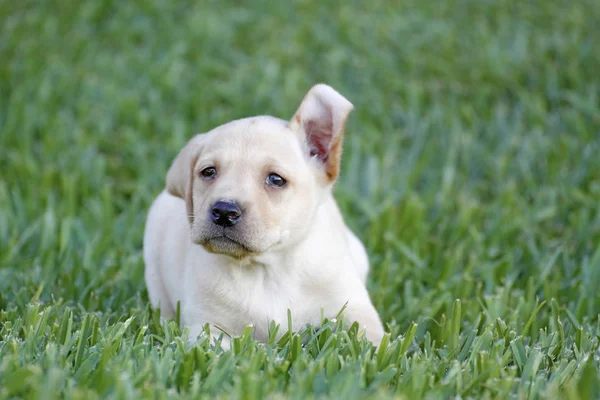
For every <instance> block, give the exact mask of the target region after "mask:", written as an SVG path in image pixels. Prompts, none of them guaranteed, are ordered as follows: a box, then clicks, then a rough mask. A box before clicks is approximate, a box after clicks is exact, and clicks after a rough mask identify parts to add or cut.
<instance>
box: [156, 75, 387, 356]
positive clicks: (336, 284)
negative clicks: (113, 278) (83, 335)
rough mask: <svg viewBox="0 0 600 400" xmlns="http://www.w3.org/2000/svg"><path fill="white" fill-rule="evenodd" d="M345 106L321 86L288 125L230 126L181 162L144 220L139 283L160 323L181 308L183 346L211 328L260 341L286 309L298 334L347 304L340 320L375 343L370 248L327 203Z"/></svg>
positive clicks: (197, 142) (190, 146)
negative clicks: (186, 335) (186, 337)
mask: <svg viewBox="0 0 600 400" xmlns="http://www.w3.org/2000/svg"><path fill="white" fill-rule="evenodd" d="M352 109H353V106H352V104H351V103H350V102H349V101H348V100H346V99H345V98H344V97H343V96H342V95H340V94H339V93H338V92H336V91H335V90H334V89H332V88H331V87H329V86H327V85H323V84H319V85H316V86H314V87H313V88H312V89H311V90H310V91H309V92H308V94H307V95H306V96H305V98H304V100H303V101H302V103H301V104H300V107H299V108H298V110H297V111H296V114H295V115H294V116H293V117H292V119H291V121H284V120H280V119H277V118H274V117H269V116H258V117H251V118H245V119H240V120H236V121H232V122H229V123H227V124H225V125H222V126H219V127H217V128H215V129H213V130H211V131H210V132H208V133H205V134H200V135H197V136H195V137H194V138H192V139H191V140H190V141H189V142H188V143H187V145H186V146H185V147H184V148H183V149H182V150H181V152H180V153H179V155H178V156H177V157H176V159H175V161H174V162H173V165H172V166H171V168H170V170H169V172H168V173H167V179H166V190H165V191H163V192H162V193H161V194H160V195H159V196H158V198H157V199H156V200H155V201H154V203H153V205H152V206H151V208H150V212H149V215H148V220H147V223H146V229H145V234H144V261H145V264H146V270H145V279H146V285H147V287H148V294H149V296H150V301H151V302H152V305H153V306H154V307H160V309H161V312H162V315H163V316H164V317H167V318H168V317H172V316H173V315H174V314H175V310H176V308H177V302H181V322H182V324H183V325H185V326H188V327H189V332H190V339H193V340H195V339H196V337H197V336H198V335H199V334H200V333H201V331H202V329H203V325H204V324H206V323H209V324H211V325H214V326H216V327H218V328H219V329H221V330H223V331H224V332H226V333H227V334H229V335H232V336H233V335H239V334H241V332H242V330H243V329H244V328H245V327H247V326H249V325H252V326H253V327H254V335H255V338H256V339H257V340H259V341H266V340H268V326H269V322H270V321H275V322H276V323H278V324H281V325H282V326H287V310H288V309H289V310H291V314H292V318H293V328H294V329H298V328H300V327H302V326H303V325H305V324H307V323H311V324H319V323H320V322H321V320H320V319H321V316H322V315H324V316H326V317H329V318H333V317H335V316H336V315H337V313H338V312H339V311H340V310H341V309H342V307H343V306H344V305H345V304H347V308H346V310H345V316H346V319H347V320H349V321H350V322H352V321H358V323H359V324H360V327H361V328H362V329H363V330H364V333H365V334H366V337H367V338H368V339H369V340H370V341H372V342H373V343H375V344H378V343H379V342H380V341H381V338H382V336H383V327H382V324H381V321H380V319H379V316H378V314H377V311H376V310H375V308H374V307H373V304H372V303H371V300H370V298H369V295H368V293H367V290H366V287H365V280H366V278H367V273H368V270H369V263H368V259H367V255H366V252H365V248H364V246H363V245H362V243H361V242H360V241H359V239H358V238H357V237H356V236H355V235H354V234H353V233H352V232H351V231H350V230H349V229H348V227H347V226H346V225H345V223H344V220H343V218H342V215H341V213H340V210H339V209H338V206H337V204H336V202H335V200H334V198H333V196H332V186H333V184H334V182H335V180H336V178H337V177H338V174H339V172H340V158H341V155H342V138H343V133H344V126H345V124H346V119H347V118H348V115H349V114H350V112H351V111H352ZM215 331H216V332H215ZM211 332H214V333H211V334H213V335H214V336H218V335H220V333H221V332H219V331H218V330H217V329H212V330H211ZM225 340H228V339H227V338H226V339H225ZM228 345H229V343H225V346H224V347H228Z"/></svg>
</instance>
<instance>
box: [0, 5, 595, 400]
mask: <svg viewBox="0 0 600 400" xmlns="http://www.w3.org/2000/svg"><path fill="white" fill-rule="evenodd" d="M134 3H135V5H134ZM252 5H253V8H252V9H250V8H244V7H245V6H244V4H243V3H242V2H236V1H218V2H217V1H205V2H200V1H199V2H195V3H192V2H175V1H165V0H140V1H137V2H126V1H108V0H107V1H95V0H82V1H78V2H73V1H66V0H65V1H60V0H58V1H38V2H33V1H31V2H30V1H23V2H18V1H8V0H2V1H0V60H1V61H0V398H40V399H52V398H79V399H94V398H135V399H139V398H146V397H150V398H197V397H204V398H229V397H234V398H240V399H246V398H248V399H254V398H261V397H265V396H267V395H269V396H270V398H284V397H285V398H287V397H292V398H298V399H304V398H310V397H313V398H322V397H335V398H343V399H352V398H359V397H360V398H362V397H371V398H390V397H396V398H406V399H419V398H429V399H435V398H449V397H459V396H460V397H461V398H475V399H481V398H498V399H506V398H515V399H525V398H551V399H556V398H567V399H592V398H599V396H600V372H599V368H600V349H599V342H600V316H599V314H600V69H599V68H600V2H599V1H597V0H581V1H570V2H569V1H563V0H556V1H543V0H539V1H534V0H532V1H512V0H496V1H479V0H451V1H447V2H441V1H418V0H403V1H398V2H395V1H384V0H373V1H370V2H361V1H353V0H350V1H346V2H335V1H320V2H317V1H298V2H293V4H292V2H286V1H282V2H267V1H263V0H259V1H256V2H253V3H252ZM319 81H321V82H326V83H328V84H330V85H332V86H333V87H335V88H336V89H338V90H339V91H340V92H341V93H342V94H344V95H345V96H346V97H348V98H349V99H350V100H351V101H352V102H353V103H354V104H355V107H356V111H355V112H354V113H353V114H352V116H351V118H350V120H349V126H348V128H347V130H346V135H347V140H346V142H345V152H344V159H343V168H342V176H341V178H340V180H339V182H338V185H337V187H336V197H337V199H338V201H339V203H340V206H341V208H342V210H343V211H344V214H345V216H346V219H347V222H348V224H349V225H350V226H351V227H352V229H354V230H355V231H356V232H357V233H358V235H359V236H360V238H361V239H362V240H363V241H364V242H365V244H366V246H367V248H368V251H369V255H370V259H371V263H372V272H371V276H370V280H369V290H370V293H371V295H372V299H373V301H374V303H375V305H376V307H377V309H378V311H379V312H380V314H381V316H382V318H383V320H384V321H385V323H386V326H387V328H386V330H387V331H388V332H390V336H389V340H387V339H386V340H384V342H383V343H382V344H381V346H380V347H379V349H378V350H377V351H375V348H374V347H372V346H371V345H369V344H368V343H367V342H365V341H361V340H359V339H357V338H356V334H355V330H354V329H350V330H349V331H342V330H340V329H339V328H335V327H333V326H332V324H331V323H329V322H327V321H326V322H325V323H324V324H323V325H322V326H320V327H306V328H303V329H301V330H300V331H299V332H294V333H289V334H286V335H285V336H284V338H283V339H282V340H281V341H279V342H275V341H272V342H271V343H268V344H266V345H264V344H258V343H256V342H254V341H253V340H252V338H251V335H250V334H245V335H243V336H242V337H241V338H239V339H236V340H235V342H234V348H233V350H232V351H228V352H223V351H222V350H221V349H220V347H219V346H215V345H214V343H209V341H208V340H206V338H205V339H204V340H202V339H201V340H200V341H199V342H198V343H197V344H196V345H195V346H191V345H187V344H186V342H185V335H186V332H185V331H184V332H182V331H180V329H179V328H178V327H177V323H176V322H175V321H166V322H163V321H161V320H160V319H159V317H158V315H157V313H156V312H154V311H152V310H151V308H150V307H149V303H148V297H147V293H146V289H145V285H144V280H143V270H144V265H143V261H142V251H141V248H142V232H143V228H144V221H145V216H146V212H147V209H148V207H149V205H150V202H151V201H152V200H153V198H154V197H155V196H156V195H157V194H158V193H159V192H160V190H161V188H162V187H163V186H164V176H165V174H166V171H167V168H168V166H169V164H170V162H171V160H172V159H173V157H174V156H175V154H176V153H177V151H178V150H179V149H180V148H181V147H182V146H183V144H184V143H185V142H186V140H187V139H188V138H190V137H191V136H192V134H193V133H195V132H201V131H206V130H208V129H211V128H212V127H214V126H216V125H219V124H222V123H224V122H227V121H229V120H231V119H234V118H239V117H244V116H251V115H257V114H271V115H276V116H279V117H282V118H289V117H291V116H292V114H293V112H294V111H295V109H296V107H297V105H298V104H299V102H300V100H301V99H302V96H303V95H304V94H305V92H306V91H307V90H308V89H309V88H310V86H311V85H312V84H314V83H316V82H319ZM280 329H281V330H284V331H285V330H287V327H286V326H282V327H280Z"/></svg>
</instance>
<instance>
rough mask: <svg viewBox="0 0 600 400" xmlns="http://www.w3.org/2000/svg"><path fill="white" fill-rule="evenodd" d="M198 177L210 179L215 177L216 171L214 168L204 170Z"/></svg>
mask: <svg viewBox="0 0 600 400" xmlns="http://www.w3.org/2000/svg"><path fill="white" fill-rule="evenodd" d="M200 175H202V177H203V178H207V179H212V178H214V177H215V176H216V175H217V169H216V168H215V167H208V168H204V169H203V170H202V171H200Z"/></svg>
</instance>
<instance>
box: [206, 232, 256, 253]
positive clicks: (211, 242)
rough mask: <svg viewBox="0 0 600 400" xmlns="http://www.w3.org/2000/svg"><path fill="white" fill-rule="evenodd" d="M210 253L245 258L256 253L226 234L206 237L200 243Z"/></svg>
mask: <svg viewBox="0 0 600 400" xmlns="http://www.w3.org/2000/svg"><path fill="white" fill-rule="evenodd" d="M198 244H200V245H202V247H204V249H205V250H206V251H208V252H209V253H215V254H224V255H227V256H230V257H234V258H244V257H247V256H249V255H252V254H255V252H254V251H252V250H251V249H250V248H248V247H246V246H245V245H243V244H242V243H240V242H237V241H235V240H233V239H230V238H228V237H226V236H218V237H214V238H210V239H206V240H203V241H201V242H200V243H198Z"/></svg>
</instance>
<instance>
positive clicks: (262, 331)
mask: <svg viewBox="0 0 600 400" xmlns="http://www.w3.org/2000/svg"><path fill="white" fill-rule="evenodd" d="M213 283H214V284H211V285H206V286H205V291H204V293H198V295H199V296H202V297H203V299H202V303H203V305H204V307H203V308H204V309H205V311H206V314H207V315H206V319H207V322H215V323H220V324H222V325H223V326H224V327H227V328H229V329H231V330H233V331H234V332H236V333H239V332H238V331H241V330H242V329H243V328H244V327H245V326H247V325H249V324H252V325H254V327H255V330H256V333H257V334H258V335H260V336H264V335H266V334H267V332H266V331H267V327H268V324H269V322H270V321H275V322H276V323H278V324H280V325H281V326H282V328H281V329H285V326H286V325H287V310H288V309H289V310H291V312H292V316H293V318H294V320H295V321H298V322H302V323H307V322H318V319H319V315H320V312H319V311H320V306H319V304H318V303H319V301H318V300H317V299H316V298H314V297H313V298H310V297H308V293H306V290H304V287H305V285H303V284H302V283H301V281H300V280H299V278H298V277H296V276H293V275H290V276H286V275H275V276H274V275H271V274H269V273H268V271H265V270H264V269H261V268H254V269H248V270H241V271H235V272H233V273H230V274H227V275H226V276H220V277H219V279H218V280H214V281H213Z"/></svg>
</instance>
